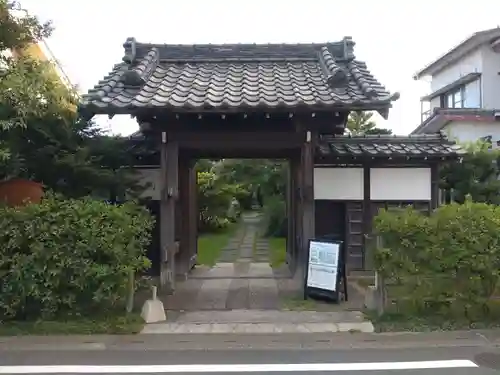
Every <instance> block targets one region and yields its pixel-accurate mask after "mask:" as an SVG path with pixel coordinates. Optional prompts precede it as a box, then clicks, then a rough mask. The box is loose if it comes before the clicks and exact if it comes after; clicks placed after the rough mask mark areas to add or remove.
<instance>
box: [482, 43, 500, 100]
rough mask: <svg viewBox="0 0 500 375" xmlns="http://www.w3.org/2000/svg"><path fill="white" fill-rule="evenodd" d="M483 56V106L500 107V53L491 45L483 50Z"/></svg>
mask: <svg viewBox="0 0 500 375" xmlns="http://www.w3.org/2000/svg"><path fill="white" fill-rule="evenodd" d="M481 53H482V56H483V77H482V85H483V103H482V108H485V109H500V76H499V75H498V73H499V72H500V53H498V52H495V51H493V49H492V48H491V46H490V45H486V46H484V48H483V49H482V50H481Z"/></svg>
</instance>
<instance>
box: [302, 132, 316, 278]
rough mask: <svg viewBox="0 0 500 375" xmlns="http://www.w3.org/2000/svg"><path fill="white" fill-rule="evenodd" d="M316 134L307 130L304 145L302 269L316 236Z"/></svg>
mask: <svg viewBox="0 0 500 375" xmlns="http://www.w3.org/2000/svg"><path fill="white" fill-rule="evenodd" d="M315 143H316V142H315V135H314V134H312V132H310V131H307V132H306V139H305V142H304V144H303V146H302V158H301V160H302V162H301V172H302V210H303V214H302V248H301V256H300V257H299V259H300V262H302V265H303V267H302V269H304V270H305V267H304V266H305V264H306V262H307V259H306V256H307V245H308V243H309V240H310V239H313V238H314V228H315V223H314V219H315V215H314V146H315Z"/></svg>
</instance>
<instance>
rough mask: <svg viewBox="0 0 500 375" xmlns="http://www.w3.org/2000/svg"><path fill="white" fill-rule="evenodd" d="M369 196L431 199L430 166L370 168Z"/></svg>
mask: <svg viewBox="0 0 500 375" xmlns="http://www.w3.org/2000/svg"><path fill="white" fill-rule="evenodd" d="M370 175H371V181H370V197H371V199H372V200H375V201H390V200H395V201H414V200H426V201H428V200H430V199H431V170H430V168H372V169H371V170H370Z"/></svg>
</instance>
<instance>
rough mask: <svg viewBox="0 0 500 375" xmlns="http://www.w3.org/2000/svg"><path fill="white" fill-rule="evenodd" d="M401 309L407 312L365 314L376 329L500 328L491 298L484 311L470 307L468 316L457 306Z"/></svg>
mask: <svg viewBox="0 0 500 375" xmlns="http://www.w3.org/2000/svg"><path fill="white" fill-rule="evenodd" d="M400 311H403V310H400ZM404 311H407V312H406V313H402V312H397V311H394V310H392V311H387V312H386V313H385V314H384V315H382V316H377V314H376V313H375V312H374V311H367V312H365V314H366V316H367V318H368V319H370V320H371V321H372V322H373V326H374V327H375V331H376V332H431V331H453V330H469V329H489V328H499V327H500V319H499V317H500V301H498V300H492V301H490V303H488V306H487V310H483V309H482V308H477V309H473V311H470V312H469V314H468V318H467V317H466V315H465V313H464V311H463V309H460V308H458V307H456V308H454V307H449V308H447V309H446V310H444V311H443V312H442V313H441V314H439V313H438V311H436V312H433V311H432V310H430V311H429V312H423V313H418V312H414V313H412V312H411V311H412V310H404ZM486 311H488V312H486Z"/></svg>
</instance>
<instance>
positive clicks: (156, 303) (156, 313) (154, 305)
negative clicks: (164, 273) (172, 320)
mask: <svg viewBox="0 0 500 375" xmlns="http://www.w3.org/2000/svg"><path fill="white" fill-rule="evenodd" d="M152 289H153V298H152V299H148V300H147V301H146V302H144V306H142V312H141V317H142V319H144V321H145V322H146V323H157V322H163V321H165V320H167V316H166V315H165V309H164V308H163V303H162V302H161V301H160V300H159V299H158V296H157V289H156V286H153V288H152Z"/></svg>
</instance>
